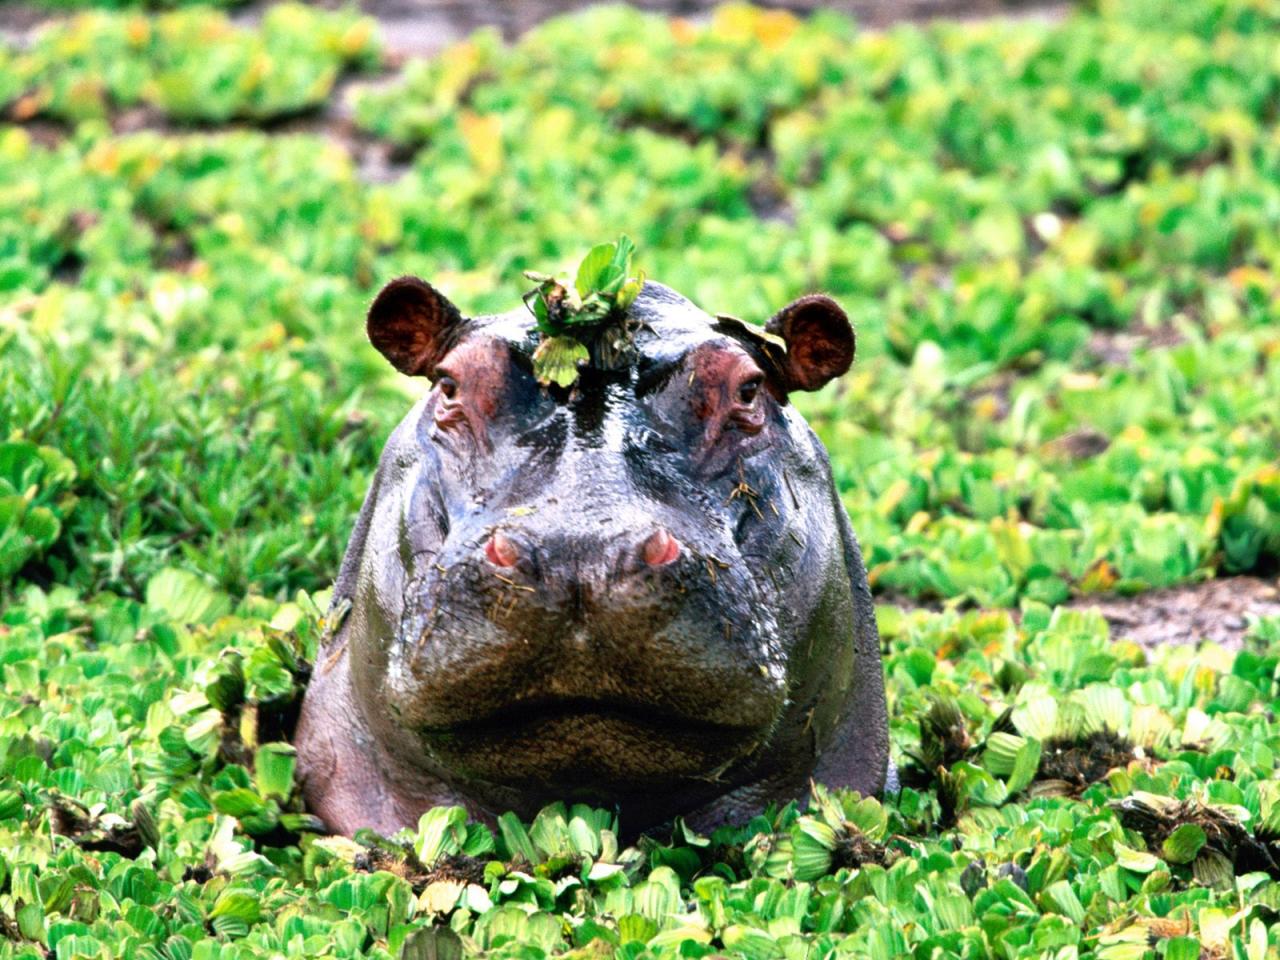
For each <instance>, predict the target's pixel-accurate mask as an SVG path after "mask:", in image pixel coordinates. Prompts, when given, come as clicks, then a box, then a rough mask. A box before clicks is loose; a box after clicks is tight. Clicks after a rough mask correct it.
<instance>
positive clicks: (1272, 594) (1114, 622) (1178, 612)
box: [1071, 577, 1280, 648]
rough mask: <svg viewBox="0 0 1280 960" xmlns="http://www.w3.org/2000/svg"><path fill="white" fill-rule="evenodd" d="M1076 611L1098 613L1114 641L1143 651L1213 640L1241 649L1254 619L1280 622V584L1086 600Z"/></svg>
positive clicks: (1227, 581) (1232, 584)
mask: <svg viewBox="0 0 1280 960" xmlns="http://www.w3.org/2000/svg"><path fill="white" fill-rule="evenodd" d="M1071 606H1072V607H1076V608H1079V609H1090V608H1096V609H1098V610H1099V611H1100V612H1101V613H1102V615H1103V616H1104V617H1106V618H1107V622H1108V623H1110V624H1111V635H1112V636H1113V637H1114V638H1116V639H1125V640H1132V641H1134V642H1135V643H1138V644H1141V645H1142V646H1144V647H1156V646H1160V645H1162V644H1169V643H1175V644H1184V643H1199V642H1200V641H1201V640H1212V641H1213V642H1214V643H1220V644H1222V645H1223V646H1226V647H1231V648H1238V647H1239V646H1240V645H1241V642H1242V640H1243V639H1244V635H1245V633H1246V632H1247V630H1248V629H1249V618H1250V617H1268V616H1270V617H1275V616H1280V581H1277V580H1262V579H1259V578H1257V577H1224V578H1222V579H1220V580H1209V581H1206V582H1205V583H1195V584H1189V585H1187V586H1182V587H1171V588H1169V589H1166V590H1151V591H1148V592H1147V593H1140V594H1138V595H1137V596H1134V597H1102V598H1098V597H1085V598H1080V599H1077V600H1073V601H1072V602H1071Z"/></svg>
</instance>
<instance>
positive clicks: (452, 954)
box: [400, 927, 463, 960]
mask: <svg viewBox="0 0 1280 960" xmlns="http://www.w3.org/2000/svg"><path fill="white" fill-rule="evenodd" d="M462 957H463V950H462V938H461V937H459V936H458V935H457V934H456V933H454V932H453V931H452V930H450V929H449V928H448V927H420V928H419V929H417V930H415V931H413V933H411V934H409V936H407V937H406V938H405V940H404V943H403V944H401V946H400V960H462Z"/></svg>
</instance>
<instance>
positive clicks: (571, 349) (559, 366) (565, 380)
mask: <svg viewBox="0 0 1280 960" xmlns="http://www.w3.org/2000/svg"><path fill="white" fill-rule="evenodd" d="M590 356H591V355H590V353H588V352H587V348H586V347H584V346H583V345H582V344H580V343H579V342H578V341H577V340H575V339H573V338H572V337H546V338H545V339H544V340H543V341H542V342H541V343H540V344H538V349H537V350H535V351H534V352H533V375H534V376H535V377H536V378H537V380H538V382H539V383H541V384H542V385H543V386H546V385H547V384H551V383H554V384H555V385H556V386H558V387H562V388H565V387H571V386H573V384H574V382H575V381H577V379H578V364H580V363H584V362H585V361H587V360H588V359H589V358H590Z"/></svg>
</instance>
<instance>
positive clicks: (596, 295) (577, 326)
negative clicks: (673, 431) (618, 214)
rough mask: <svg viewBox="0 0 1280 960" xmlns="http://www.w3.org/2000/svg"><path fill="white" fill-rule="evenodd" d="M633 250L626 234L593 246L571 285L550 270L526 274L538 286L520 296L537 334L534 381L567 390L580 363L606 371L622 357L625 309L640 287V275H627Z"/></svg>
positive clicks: (627, 343)
mask: <svg viewBox="0 0 1280 960" xmlns="http://www.w3.org/2000/svg"><path fill="white" fill-rule="evenodd" d="M635 249H636V247H635V244H634V243H632V242H631V239H630V238H629V237H627V236H625V235H624V236H621V237H619V238H618V241H617V242H616V243H601V244H597V245H596V246H594V247H592V248H591V250H590V252H589V253H588V254H587V255H586V257H584V258H583V260H582V263H580V264H579V265H578V273H577V276H576V278H575V279H574V282H573V285H572V287H571V286H569V284H568V283H567V282H566V281H565V280H563V279H562V278H559V277H555V276H551V275H549V274H544V273H533V272H526V273H525V276H526V277H528V278H529V279H530V280H532V281H534V282H535V283H536V284H537V286H536V287H534V288H533V289H532V290H530V291H529V292H528V293H527V294H525V297H524V300H525V304H526V305H528V307H529V309H530V310H531V311H533V315H534V318H535V319H536V320H537V324H536V329H537V331H538V333H539V334H541V337H542V340H541V342H540V343H539V344H538V348H537V349H536V350H535V351H534V354H533V372H534V376H536V377H537V378H538V382H539V383H541V384H543V385H544V386H545V385H548V384H552V383H554V384H555V385H556V386H558V387H562V388H568V387H571V386H573V384H574V383H575V382H577V379H578V368H579V366H580V365H581V364H583V363H590V364H592V365H594V366H598V367H600V368H601V369H605V370H608V369H613V368H615V367H616V366H617V365H618V363H619V361H620V360H621V359H622V358H623V357H625V356H626V355H627V353H628V352H629V350H630V347H631V338H632V336H633V334H634V332H635V330H634V327H633V326H632V324H631V323H630V322H629V321H628V318H627V310H628V309H629V308H630V307H631V304H632V303H634V302H635V299H636V297H637V296H639V295H640V288H641V287H643V286H644V274H643V273H642V272H641V273H638V274H635V275H633V274H632V266H631V261H632V257H633V256H634V254H635Z"/></svg>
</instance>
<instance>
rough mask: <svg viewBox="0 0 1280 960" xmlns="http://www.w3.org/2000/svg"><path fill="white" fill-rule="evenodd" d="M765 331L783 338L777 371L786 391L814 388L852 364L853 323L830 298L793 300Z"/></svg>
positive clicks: (817, 297)
mask: <svg viewBox="0 0 1280 960" xmlns="http://www.w3.org/2000/svg"><path fill="white" fill-rule="evenodd" d="M765 330H767V331H768V332H769V333H772V334H774V335H775V336H779V337H781V338H782V339H783V340H784V341H786V344H787V357H786V359H785V360H784V361H783V363H782V364H781V367H782V371H781V372H782V375H783V379H784V381H785V383H784V386H785V387H786V389H787V390H817V389H819V388H820V387H822V386H824V385H825V384H826V383H827V382H828V381H830V380H832V379H834V378H835V377H838V376H840V375H841V374H842V373H844V372H845V371H846V370H848V369H849V367H850V365H851V364H852V363H853V351H854V336H853V326H852V325H851V324H850V323H849V318H848V317H847V316H846V315H845V312H844V311H843V310H841V309H840V305H839V304H838V303H836V302H835V301H834V300H832V299H831V298H830V297H824V296H822V295H821V294H816V293H815V294H810V295H809V296H807V297H801V298H800V299H799V300H793V301H792V302H791V303H789V304H787V305H786V306H785V307H783V308H782V309H781V310H779V311H778V312H777V313H776V314H774V315H773V319H772V320H770V321H769V322H768V324H766V326H765Z"/></svg>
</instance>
